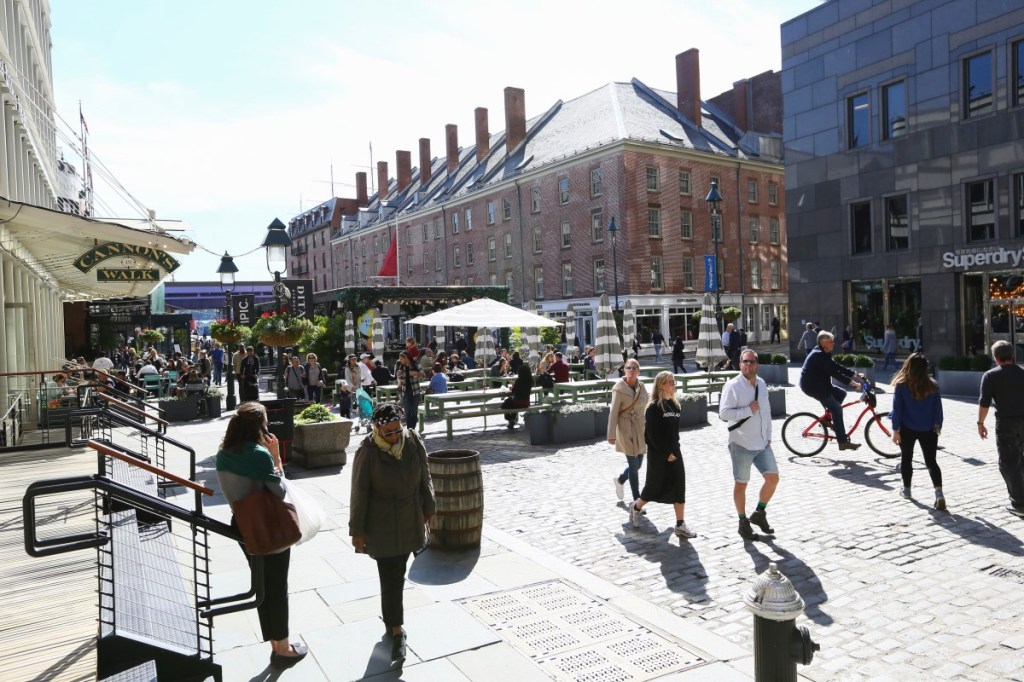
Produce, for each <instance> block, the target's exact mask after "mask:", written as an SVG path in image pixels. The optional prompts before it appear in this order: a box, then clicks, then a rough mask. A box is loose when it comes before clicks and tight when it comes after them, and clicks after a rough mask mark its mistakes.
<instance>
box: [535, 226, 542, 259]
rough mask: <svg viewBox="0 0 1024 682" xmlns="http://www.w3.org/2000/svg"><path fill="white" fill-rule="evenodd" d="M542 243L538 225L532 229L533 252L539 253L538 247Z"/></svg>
mask: <svg viewBox="0 0 1024 682" xmlns="http://www.w3.org/2000/svg"><path fill="white" fill-rule="evenodd" d="M543 243H544V242H543V233H542V232H541V227H540V225H537V226H536V227H534V228H533V252H534V253H540V247H541V245H542V244H543Z"/></svg>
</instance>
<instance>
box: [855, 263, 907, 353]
mask: <svg viewBox="0 0 1024 682" xmlns="http://www.w3.org/2000/svg"><path fill="white" fill-rule="evenodd" d="M887 284H888V287H889V322H890V323H891V324H892V326H893V327H894V328H895V329H896V338H897V339H908V340H910V339H913V344H914V350H917V349H918V348H920V346H921V342H920V339H919V338H918V327H919V326H920V324H921V280H919V279H898V280H889V281H888V282H887ZM854 331H857V328H856V327H854ZM872 331H874V329H873V330H872ZM884 333H885V329H884V328H883V329H882V331H881V332H880V333H879V335H878V339H879V340H878V341H877V342H876V343H877V344H878V345H879V346H881V338H882V336H881V334H884ZM908 345H909V344H908Z"/></svg>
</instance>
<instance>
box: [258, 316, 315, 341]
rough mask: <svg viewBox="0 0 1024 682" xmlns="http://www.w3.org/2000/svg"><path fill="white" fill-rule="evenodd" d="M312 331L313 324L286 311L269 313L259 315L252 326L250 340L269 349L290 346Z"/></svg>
mask: <svg viewBox="0 0 1024 682" xmlns="http://www.w3.org/2000/svg"><path fill="white" fill-rule="evenodd" d="M312 330H313V323H312V322H310V321H309V320H307V319H306V318H304V317H298V316H296V315H292V314H291V313H289V312H286V311H283V310H282V311H270V312H267V313H263V314H262V315H260V319H258V320H256V324H254V325H253V326H252V338H253V339H258V340H259V341H260V343H263V344H265V345H267V346H271V347H280V346H292V345H295V344H296V343H298V341H299V339H301V338H302V335H303V334H305V333H307V332H310V331H312Z"/></svg>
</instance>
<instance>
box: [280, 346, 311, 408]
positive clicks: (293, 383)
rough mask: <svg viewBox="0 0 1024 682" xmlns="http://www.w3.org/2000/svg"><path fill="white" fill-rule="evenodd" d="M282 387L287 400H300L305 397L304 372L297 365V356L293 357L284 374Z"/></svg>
mask: <svg viewBox="0 0 1024 682" xmlns="http://www.w3.org/2000/svg"><path fill="white" fill-rule="evenodd" d="M284 387H285V390H286V391H287V396H288V397H289V398H295V399H296V400H302V399H303V398H304V397H305V395H306V372H305V370H303V368H302V365H300V364H299V356H298V355H293V356H292V357H291V362H290V363H289V364H288V367H287V368H286V369H285V372H284Z"/></svg>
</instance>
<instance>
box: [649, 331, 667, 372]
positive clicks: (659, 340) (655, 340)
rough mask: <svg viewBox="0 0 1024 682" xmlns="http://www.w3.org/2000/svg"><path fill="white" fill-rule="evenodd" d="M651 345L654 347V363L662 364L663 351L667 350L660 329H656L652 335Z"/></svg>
mask: <svg viewBox="0 0 1024 682" xmlns="http://www.w3.org/2000/svg"><path fill="white" fill-rule="evenodd" d="M651 345H653V346H654V362H656V363H657V364H659V365H660V364H661V350H662V349H663V348H665V346H666V344H665V336H664V334H662V333H661V330H660V329H655V330H654V333H653V334H651Z"/></svg>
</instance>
